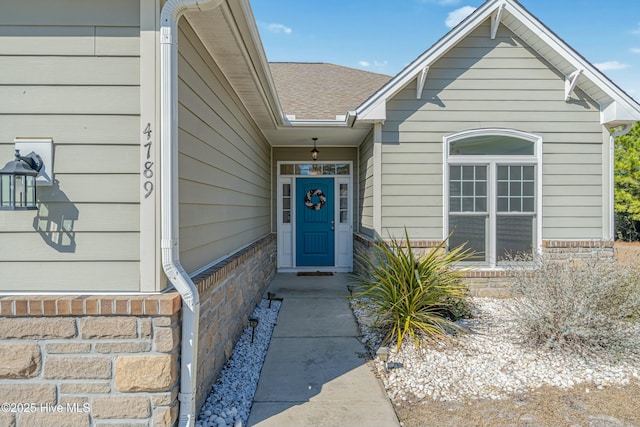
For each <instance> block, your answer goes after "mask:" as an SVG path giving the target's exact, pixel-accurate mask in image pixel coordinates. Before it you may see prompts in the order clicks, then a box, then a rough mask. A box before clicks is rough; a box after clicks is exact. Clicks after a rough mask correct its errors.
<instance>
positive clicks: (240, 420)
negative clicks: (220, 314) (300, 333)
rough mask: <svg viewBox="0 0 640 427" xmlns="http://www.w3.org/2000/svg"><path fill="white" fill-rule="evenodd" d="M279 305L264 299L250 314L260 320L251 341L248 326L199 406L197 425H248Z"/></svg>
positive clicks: (277, 302) (213, 426) (215, 426)
mask: <svg viewBox="0 0 640 427" xmlns="http://www.w3.org/2000/svg"><path fill="white" fill-rule="evenodd" d="M280 305H281V303H280V302H279V301H272V304H271V308H268V306H269V301H268V300H264V299H263V300H261V301H260V304H259V305H258V306H257V307H256V308H255V310H254V311H253V313H251V316H250V317H256V318H258V320H259V322H258V326H257V327H256V329H255V335H254V338H253V343H251V333H252V331H251V327H249V326H247V328H246V329H245V330H244V332H243V333H242V335H241V336H240V339H239V340H238V342H237V343H236V345H235V347H234V348H233V353H232V354H231V358H230V359H229V360H228V361H227V363H226V364H225V366H224V368H222V370H221V371H220V374H219V376H218V379H217V380H216V382H215V384H214V385H213V388H212V390H211V393H210V394H209V397H208V398H207V400H206V402H205V404H204V405H202V410H201V411H200V416H199V417H198V420H197V421H196V423H195V425H196V427H241V426H243V425H246V424H247V420H248V419H249V412H250V411H251V404H252V403H253V396H254V395H255V392H256V388H257V387H258V380H259V379H260V371H262V365H263V363H264V358H265V355H266V354H267V349H268V348H269V342H270V341H271V334H272V333H273V328H274V326H275V324H276V319H277V318H278V311H279V310H280Z"/></svg>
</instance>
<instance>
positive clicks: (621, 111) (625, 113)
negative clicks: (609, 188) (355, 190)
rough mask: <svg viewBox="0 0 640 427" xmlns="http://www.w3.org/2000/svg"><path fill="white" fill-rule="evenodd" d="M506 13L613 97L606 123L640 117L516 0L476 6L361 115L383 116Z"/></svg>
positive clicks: (604, 109) (639, 109) (604, 111)
mask: <svg viewBox="0 0 640 427" xmlns="http://www.w3.org/2000/svg"><path fill="white" fill-rule="evenodd" d="M505 14H508V15H510V16H511V17H512V18H513V19H515V20H517V21H518V22H520V23H522V24H523V26H524V27H525V28H526V29H527V30H528V31H530V32H532V33H533V34H535V35H536V36H537V37H539V38H540V40H542V41H543V42H544V43H545V44H546V45H547V46H549V47H550V48H551V49H552V50H553V51H554V52H555V53H557V54H558V55H559V56H560V57H561V58H562V59H563V60H564V61H566V62H567V63H569V64H570V65H571V68H573V69H574V70H583V72H582V74H581V76H582V77H581V78H580V80H581V81H583V79H588V80H589V81H591V82H592V83H593V84H594V85H595V86H596V87H597V88H598V89H599V90H601V91H602V92H603V93H604V94H605V95H606V96H605V97H604V98H607V99H609V100H611V102H608V103H606V104H605V103H604V102H602V101H601V102H602V103H601V106H600V107H601V120H600V121H601V123H602V124H604V125H606V126H608V127H613V126H616V125H620V124H624V123H632V122H636V121H640V104H639V103H638V102H637V101H635V100H634V99H633V98H631V97H630V96H629V95H627V94H626V93H624V92H623V91H622V90H621V89H620V88H618V87H617V86H616V85H615V84H614V83H613V82H612V81H611V80H609V79H608V78H607V77H606V76H605V75H604V74H602V73H601V72H600V71H599V70H598V69H597V68H595V67H594V66H593V65H591V64H590V63H589V62H588V61H587V60H585V59H584V58H583V57H582V56H580V55H579V54H578V53H577V52H576V51H574V50H573V49H572V48H571V47H569V46H568V45H567V44H566V43H565V42H564V41H562V40H561V39H560V38H559V37H557V36H556V35H555V34H553V33H552V32H551V31H550V30H549V29H548V28H547V27H545V26H544V25H543V24H542V23H541V22H540V21H539V20H538V19H536V18H535V17H534V16H533V15H531V14H530V13H529V12H528V11H526V10H525V9H524V8H523V7H522V6H521V5H520V4H519V3H517V2H516V1H514V0H488V1H487V2H486V3H484V4H483V5H482V6H480V7H479V8H478V9H476V11H475V12H473V13H472V14H471V15H470V16H469V17H467V18H466V19H465V20H464V21H462V22H461V23H460V24H458V26H456V27H455V28H454V29H453V30H451V31H450V32H449V33H447V34H446V35H445V36H444V37H443V38H441V39H440V40H439V41H438V42H436V44H434V45H433V46H432V47H431V48H429V49H428V50H427V51H426V52H424V53H423V54H422V55H420V56H419V57H418V58H417V59H416V60H415V61H413V62H412V63H411V64H409V65H408V66H407V67H406V68H405V69H403V70H402V71H401V72H400V73H399V74H398V75H396V77H394V78H393V79H391V80H390V81H389V82H388V83H387V84H386V85H385V86H383V87H382V88H381V89H380V90H379V91H378V92H376V93H375V94H374V95H373V96H372V97H370V98H369V99H368V100H366V101H365V102H364V103H363V104H362V105H360V107H358V108H357V110H356V111H357V113H358V119H359V120H372V119H373V118H374V117H373V115H372V113H373V112H374V111H376V116H379V115H380V112H379V108H380V106H381V104H383V103H384V102H386V100H387V99H389V98H391V97H393V96H394V95H395V94H396V93H398V92H399V91H400V90H402V89H403V88H404V87H406V86H407V84H409V83H410V82H411V80H413V79H415V78H418V76H419V74H420V73H421V72H422V70H423V69H424V68H425V67H429V66H431V65H432V64H433V63H434V62H435V61H436V60H438V59H439V58H440V57H442V56H443V55H444V54H446V53H447V52H448V51H449V50H450V49H451V48H452V47H454V46H455V45H456V44H457V43H459V42H460V41H461V40H462V39H463V38H464V37H466V36H467V35H468V34H469V33H471V32H472V31H473V30H474V29H475V28H477V27H478V26H479V25H481V24H482V23H483V22H485V21H486V20H487V19H489V18H491V19H492V29H491V30H492V31H491V32H492V34H491V35H493V32H494V31H496V32H497V28H498V26H499V24H500V21H503V24H504V22H505V19H506V17H505ZM504 25H506V24H504ZM491 35H489V36H491ZM542 56H543V57H545V58H546V59H547V60H548V59H549V58H548V57H546V56H545V55H542ZM550 62H551V61H550ZM552 65H553V64H552ZM554 66H556V65H554ZM574 83H575V84H574V85H573V88H572V90H573V89H575V87H576V86H577V87H580V85H579V84H578V79H577V78H576V79H575V81H574ZM611 104H614V107H613V108H610V107H611Z"/></svg>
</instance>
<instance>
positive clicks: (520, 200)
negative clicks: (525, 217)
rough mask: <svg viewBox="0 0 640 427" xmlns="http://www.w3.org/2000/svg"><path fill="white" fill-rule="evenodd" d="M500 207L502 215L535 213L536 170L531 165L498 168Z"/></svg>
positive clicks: (499, 210)
mask: <svg viewBox="0 0 640 427" xmlns="http://www.w3.org/2000/svg"><path fill="white" fill-rule="evenodd" d="M497 181H498V194H497V197H498V207H497V211H498V212H501V213H513V212H527V213H533V212H534V211H535V170H534V166H531V165H504V166H498V180H497Z"/></svg>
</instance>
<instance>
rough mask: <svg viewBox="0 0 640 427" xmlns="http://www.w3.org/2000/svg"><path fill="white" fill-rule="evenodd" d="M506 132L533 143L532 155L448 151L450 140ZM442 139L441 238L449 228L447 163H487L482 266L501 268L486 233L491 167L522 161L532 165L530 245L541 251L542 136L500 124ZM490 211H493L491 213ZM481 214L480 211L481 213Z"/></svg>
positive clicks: (492, 184)
mask: <svg viewBox="0 0 640 427" xmlns="http://www.w3.org/2000/svg"><path fill="white" fill-rule="evenodd" d="M490 135H500V136H510V137H513V138H518V139H523V140H526V141H531V142H533V143H534V155H533V156H530V155H521V156H500V155H490V156H484V155H472V156H465V155H449V149H450V145H451V143H452V142H456V141H459V140H462V139H466V138H470V137H474V136H490ZM442 140H443V143H444V145H443V150H442V153H443V162H442V176H443V186H444V191H443V195H442V206H443V208H442V224H443V225H442V240H445V239H446V238H447V237H448V231H449V165H450V164H458V165H464V164H476V165H480V164H484V165H488V166H489V167H488V169H489V170H487V187H488V188H487V212H488V215H489V219H490V223H489V226H488V227H487V231H486V233H487V236H486V238H487V239H488V240H487V241H488V242H489V253H488V254H487V261H488V263H487V265H484V264H483V269H488V270H502V269H503V268H502V267H500V266H497V265H496V260H495V254H494V252H495V236H490V235H489V233H490V232H493V231H494V230H495V227H496V216H497V215H496V214H495V209H496V207H495V206H494V205H495V203H496V201H495V188H496V177H495V176H494V175H493V173H492V170H491V169H497V165H500V164H522V165H535V166H536V212H535V219H534V221H535V231H536V237H535V242H534V248H535V250H536V252H537V254H540V253H541V251H542V221H543V220H542V143H543V141H542V137H541V136H540V135H536V134H533V133H528V132H523V131H519V130H515V129H502V128H485V129H470V130H465V131H462V132H457V133H454V134H451V135H446V136H444V137H443V138H442ZM491 212H493V214H492V213H491ZM483 215H484V214H483Z"/></svg>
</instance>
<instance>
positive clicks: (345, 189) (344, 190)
mask: <svg viewBox="0 0 640 427" xmlns="http://www.w3.org/2000/svg"><path fill="white" fill-rule="evenodd" d="M348 222H349V186H348V185H347V184H340V223H341V224H347V223H348Z"/></svg>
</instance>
